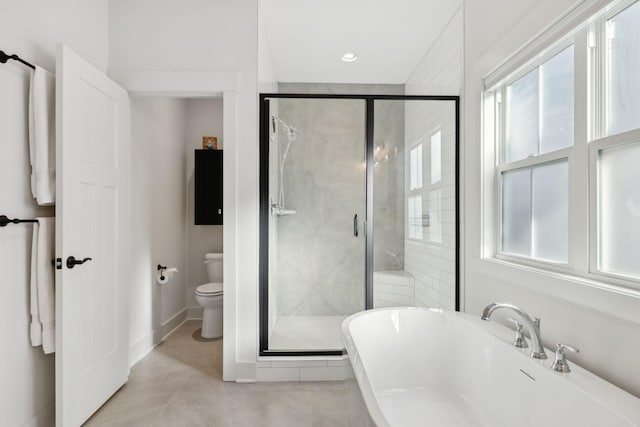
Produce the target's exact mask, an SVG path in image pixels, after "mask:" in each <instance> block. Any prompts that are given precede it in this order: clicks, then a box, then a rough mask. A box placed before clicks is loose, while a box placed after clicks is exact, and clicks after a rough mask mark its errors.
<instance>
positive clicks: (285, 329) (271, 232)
mask: <svg viewBox="0 0 640 427" xmlns="http://www.w3.org/2000/svg"><path fill="white" fill-rule="evenodd" d="M265 101H266V104H267V105H264V104H263V109H264V110H265V112H263V113H262V114H263V117H262V120H263V124H264V121H265V120H266V121H268V138H265V136H267V134H266V129H263V143H262V144H263V145H262V150H263V155H264V154H265V150H267V151H268V168H267V169H268V212H266V209H265V206H263V212H262V215H263V224H264V223H268V272H267V274H268V287H267V291H266V292H267V295H266V298H267V300H268V313H267V317H268V322H267V323H268V324H267V325H264V324H263V325H262V327H263V328H266V331H264V332H266V336H267V342H266V343H264V342H263V343H262V345H261V347H264V344H266V347H267V350H268V351H270V352H283V353H287V352H299V351H302V352H307V353H308V352H313V351H320V352H326V351H336V352H341V351H342V348H343V344H342V339H341V332H340V324H341V322H342V320H343V319H344V318H346V317H347V316H349V315H351V314H353V313H356V312H358V311H361V310H364V309H365V295H364V294H365V233H364V219H365V216H366V212H365V208H366V203H365V200H366V184H365V180H366V174H365V172H366V162H365V159H366V137H365V132H366V126H365V122H366V112H365V110H366V105H365V101H364V100H361V99H324V98H296V97H292V98H280V97H279V98H270V99H269V98H267V99H266V100H265ZM265 107H267V108H265ZM265 139H266V140H267V141H266V142H265V141H264V140H265ZM265 144H267V145H268V146H267V147H265ZM265 166H267V165H265V164H264V160H263V165H262V169H264V168H265ZM262 191H263V199H264V198H265V197H267V195H266V194H265V191H266V189H264V188H263V190H262ZM263 201H264V200H263ZM263 244H264V242H263ZM262 261H263V262H264V258H263V259H262ZM263 323H264V322H263ZM263 335H264V334H263Z"/></svg>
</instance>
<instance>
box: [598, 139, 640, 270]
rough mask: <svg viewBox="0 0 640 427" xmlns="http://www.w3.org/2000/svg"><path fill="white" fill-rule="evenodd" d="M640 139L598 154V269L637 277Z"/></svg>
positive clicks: (639, 243) (638, 268)
mask: <svg viewBox="0 0 640 427" xmlns="http://www.w3.org/2000/svg"><path fill="white" fill-rule="evenodd" d="M639 164H640V142H634V143H631V144H625V145H623V146H619V147H615V148H609V149H605V150H601V151H600V154H599V163H598V172H599V186H598V187H599V189H598V190H599V191H598V205H599V209H598V210H599V218H598V219H599V221H598V227H599V230H598V235H599V242H598V243H599V245H598V246H599V248H598V252H599V259H600V263H599V264H600V266H599V267H600V270H601V271H605V272H609V273H616V274H621V275H625V276H632V277H636V278H640V262H639V261H638V260H640V191H638V188H640V168H638V165H639Z"/></svg>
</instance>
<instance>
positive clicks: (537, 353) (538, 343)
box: [480, 302, 547, 359]
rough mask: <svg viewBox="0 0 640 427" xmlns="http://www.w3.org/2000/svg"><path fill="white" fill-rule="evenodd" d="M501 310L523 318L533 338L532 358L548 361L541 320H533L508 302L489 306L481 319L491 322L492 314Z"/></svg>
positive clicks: (494, 303)
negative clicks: (509, 311) (541, 333)
mask: <svg viewBox="0 0 640 427" xmlns="http://www.w3.org/2000/svg"><path fill="white" fill-rule="evenodd" d="M500 308H506V309H509V310H511V311H513V312H515V313H516V314H518V315H519V316H520V317H521V318H522V320H523V323H524V325H525V326H526V327H527V329H528V330H529V337H531V357H532V358H534V359H546V358H547V354H546V353H545V352H544V347H542V339H541V338H540V319H538V318H532V317H531V316H529V315H528V314H527V313H526V312H525V311H524V310H523V309H521V308H520V307H518V306H517V305H514V304H510V303H508V302H493V303H491V304H489V305H488V306H486V307H485V308H484V310H482V315H481V316H480V318H481V319H482V320H489V319H491V314H493V312H494V311H496V310H498V309H500Z"/></svg>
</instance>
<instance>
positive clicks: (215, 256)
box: [204, 253, 222, 283]
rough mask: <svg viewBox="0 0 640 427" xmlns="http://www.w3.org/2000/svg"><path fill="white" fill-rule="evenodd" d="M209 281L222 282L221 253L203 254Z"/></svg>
mask: <svg viewBox="0 0 640 427" xmlns="http://www.w3.org/2000/svg"><path fill="white" fill-rule="evenodd" d="M204 263H205V264H206V266H207V276H209V282H211V283H222V254H219V253H210V254H206V255H205V256H204Z"/></svg>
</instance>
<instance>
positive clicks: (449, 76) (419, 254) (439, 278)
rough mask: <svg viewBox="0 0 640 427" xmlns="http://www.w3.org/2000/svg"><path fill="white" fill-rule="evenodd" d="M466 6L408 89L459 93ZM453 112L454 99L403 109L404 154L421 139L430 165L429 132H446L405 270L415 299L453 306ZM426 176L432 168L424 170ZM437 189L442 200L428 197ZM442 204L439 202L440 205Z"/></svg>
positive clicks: (426, 303) (417, 302) (409, 244)
mask: <svg viewBox="0 0 640 427" xmlns="http://www.w3.org/2000/svg"><path fill="white" fill-rule="evenodd" d="M463 22H464V20H463V9H462V8H460V9H459V10H458V12H456V14H455V15H454V16H453V17H452V19H451V21H450V22H449V23H448V24H447V26H446V27H445V29H444V30H443V32H442V33H441V35H440V37H439V38H438V40H437V41H436V43H435V44H434V45H433V46H432V47H431V49H430V50H429V52H428V53H427V55H426V56H425V58H424V59H423V60H422V62H421V63H420V65H419V66H418V67H417V68H416V70H415V71H414V72H413V74H412V75H411V77H410V78H409V80H408V81H407V83H406V85H405V93H406V94H407V95H420V94H429V95H459V94H460V92H461V81H462V72H463V67H462V58H463V44H462V43H463ZM454 120H455V114H454V112H453V106H452V103H447V104H445V103H434V102H431V103H419V104H418V103H416V104H411V103H408V105H407V107H406V115H405V141H406V146H405V156H406V157H405V158H406V161H409V155H410V151H411V149H412V148H413V147H414V146H415V145H416V144H418V141H419V140H420V138H423V139H422V143H423V144H424V145H423V153H424V155H425V157H424V158H425V163H424V164H425V165H429V163H428V162H429V159H430V158H429V157H428V153H429V151H430V150H429V149H430V137H431V135H432V134H433V133H435V132H437V131H438V130H440V131H441V132H442V143H441V144H442V145H441V147H442V148H441V158H442V162H441V168H442V182H441V185H440V186H439V188H438V189H436V188H435V187H434V188H433V189H432V190H430V191H426V192H425V193H424V194H423V195H422V197H423V200H425V199H426V201H423V214H425V213H426V214H429V219H430V222H429V223H428V224H429V225H428V226H426V227H425V226H424V225H426V224H427V222H424V223H423V235H424V236H425V237H424V238H423V239H412V238H410V237H409V236H408V235H407V236H406V237H405V271H406V272H408V273H409V274H411V275H412V276H413V277H414V286H415V305H416V306H425V307H440V308H444V309H449V310H453V309H454V308H455V250H456V247H455V233H456V228H455V226H456V223H455V121H454ZM408 169H409V168H407V171H406V172H405V180H406V182H405V189H408V188H409V179H410V177H409V171H408ZM424 177H425V179H427V178H428V169H427V170H426V171H425V173H424ZM438 190H439V193H437V194H439V195H440V197H439V198H438V199H439V200H438V201H437V202H436V201H434V202H433V203H430V202H429V201H428V200H429V198H430V197H433V195H434V194H436V193H435V192H436V191H438ZM438 205H439V206H438ZM436 222H440V224H439V225H440V234H441V239H440V240H441V241H439V242H438V241H436V242H433V241H429V238H428V237H427V236H428V235H429V231H430V230H429V228H430V227H436V226H438V224H437V223H436Z"/></svg>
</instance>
